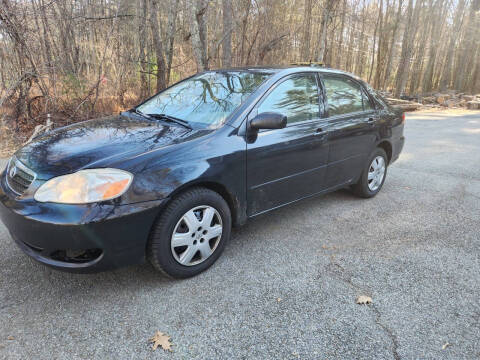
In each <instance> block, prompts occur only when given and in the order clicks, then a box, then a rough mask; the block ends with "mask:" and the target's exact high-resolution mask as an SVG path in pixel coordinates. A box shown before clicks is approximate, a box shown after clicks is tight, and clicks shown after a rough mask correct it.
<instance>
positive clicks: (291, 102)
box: [247, 73, 328, 216]
mask: <svg viewBox="0 0 480 360" xmlns="http://www.w3.org/2000/svg"><path fill="white" fill-rule="evenodd" d="M319 100H320V91H319V79H318V76H317V75H316V74H315V73H305V74H295V75H292V76H289V77H287V78H284V79H282V80H280V81H279V82H278V83H277V84H275V85H274V87H273V88H272V89H270V90H269V92H268V93H267V94H266V95H265V96H264V97H263V98H262V100H261V101H260V102H259V104H257V106H256V108H255V109H254V110H253V111H252V113H251V114H250V117H249V120H251V119H252V118H253V117H254V116H255V115H257V114H260V113H263V112H276V113H280V114H282V115H286V116H287V126H286V127H285V128H283V129H275V130H260V131H259V132H258V135H257V136H256V137H255V138H254V140H251V141H250V143H247V213H248V215H249V216H253V215H257V214H260V213H262V212H265V211H268V210H270V209H273V208H276V207H279V206H282V205H284V204H287V203H290V202H293V201H296V200H299V199H301V198H304V197H308V196H310V195H313V194H315V193H318V192H321V191H322V190H324V188H325V187H324V180H325V174H326V166H327V161H328V146H327V142H326V131H325V129H324V127H326V126H327V121H326V119H324V118H323V117H322V116H323V113H324V112H323V101H322V102H320V101H319Z"/></svg>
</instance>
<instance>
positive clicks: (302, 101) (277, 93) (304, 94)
mask: <svg viewBox="0 0 480 360" xmlns="http://www.w3.org/2000/svg"><path fill="white" fill-rule="evenodd" d="M263 112H276V113H280V114H283V115H286V116H287V122H288V123H289V124H290V123H294V122H299V121H305V120H312V119H317V118H319V117H320V108H319V105H318V87H317V80H316V77H315V75H299V76H295V77H292V78H289V79H287V80H285V81H283V82H282V83H280V84H279V85H278V86H277V87H276V88H275V89H273V91H272V92H271V93H270V94H269V95H268V96H267V97H266V98H265V100H264V101H263V102H262V104H261V105H260V106H259V108H258V113H259V114H260V113H263Z"/></svg>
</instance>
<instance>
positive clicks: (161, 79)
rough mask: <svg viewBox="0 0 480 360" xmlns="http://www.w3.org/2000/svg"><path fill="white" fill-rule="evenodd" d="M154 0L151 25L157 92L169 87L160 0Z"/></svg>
mask: <svg viewBox="0 0 480 360" xmlns="http://www.w3.org/2000/svg"><path fill="white" fill-rule="evenodd" d="M151 1H152V9H151V13H150V26H151V29H152V37H153V46H154V48H155V55H156V58H157V72H156V75H157V92H159V91H161V90H163V89H165V88H166V87H167V83H166V81H165V80H166V78H165V58H164V54H163V45H162V36H161V35H162V34H161V33H160V25H159V24H158V5H157V1H158V0H151Z"/></svg>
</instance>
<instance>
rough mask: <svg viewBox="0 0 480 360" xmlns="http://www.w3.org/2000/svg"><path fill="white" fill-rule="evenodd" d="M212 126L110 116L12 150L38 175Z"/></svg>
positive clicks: (89, 164) (117, 157) (125, 154)
mask: <svg viewBox="0 0 480 360" xmlns="http://www.w3.org/2000/svg"><path fill="white" fill-rule="evenodd" d="M211 131H212V130H191V129H188V128H185V127H182V126H177V125H171V126H170V125H168V124H165V123H164V122H160V121H155V120H149V119H145V118H142V117H140V116H137V115H134V114H128V115H126V114H124V115H116V116H109V117H105V118H100V119H94V120H89V121H84V122H81V123H76V124H73V125H70V126H66V127H62V128H58V129H55V130H53V131H51V132H48V133H46V134H45V135H42V136H39V137H37V138H35V139H34V140H33V141H32V142H30V143H29V144H27V145H25V146H24V147H23V148H21V149H20V150H19V151H17V153H16V154H15V155H16V157H17V159H18V160H20V161H21V162H22V163H24V164H25V165H26V166H28V167H29V168H31V169H32V170H33V171H35V172H36V173H37V176H38V178H39V179H49V178H51V177H53V176H58V175H63V174H68V173H72V172H75V171H77V170H80V169H84V168H94V167H108V166H109V165H110V164H113V163H116V162H118V161H121V160H124V159H128V158H130V157H133V156H137V155H139V154H142V153H144V152H147V151H152V150H155V149H158V148H162V147H165V146H169V145H173V144H178V143H182V142H185V141H188V140H192V139H194V138H197V137H199V136H202V135H205V134H207V133H209V132H211Z"/></svg>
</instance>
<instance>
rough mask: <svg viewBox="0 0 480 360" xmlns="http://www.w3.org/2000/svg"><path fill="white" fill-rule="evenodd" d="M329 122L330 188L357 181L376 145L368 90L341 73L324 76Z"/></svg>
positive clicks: (373, 112) (327, 178) (328, 169)
mask: <svg viewBox="0 0 480 360" xmlns="http://www.w3.org/2000/svg"><path fill="white" fill-rule="evenodd" d="M321 80H322V83H323V88H324V93H325V101H326V109H327V116H328V117H327V119H328V143H329V156H328V166H327V171H326V176H325V183H326V186H327V187H329V188H332V187H336V186H338V185H343V184H347V183H351V182H353V181H355V180H356V179H357V178H358V176H359V175H360V173H361V171H362V169H363V166H364V165H365V161H366V160H367V157H368V156H369V154H370V152H371V151H372V150H373V148H374V145H375V142H376V131H375V128H376V126H375V123H376V113H375V109H374V106H373V105H372V103H371V100H370V99H369V97H368V95H367V93H366V92H365V89H364V88H363V86H362V85H360V83H358V82H357V81H355V80H354V79H352V78H350V77H348V76H345V75H340V74H322V76H321Z"/></svg>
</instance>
